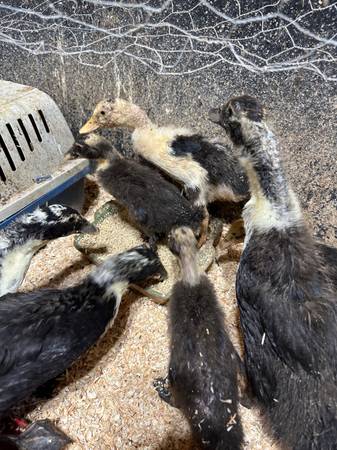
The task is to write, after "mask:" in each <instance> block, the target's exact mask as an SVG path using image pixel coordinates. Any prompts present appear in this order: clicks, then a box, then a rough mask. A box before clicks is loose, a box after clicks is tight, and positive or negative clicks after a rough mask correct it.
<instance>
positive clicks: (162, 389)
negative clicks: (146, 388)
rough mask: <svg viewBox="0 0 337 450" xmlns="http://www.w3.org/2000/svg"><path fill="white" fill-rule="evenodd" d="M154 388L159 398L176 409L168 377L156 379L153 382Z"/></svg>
mask: <svg viewBox="0 0 337 450" xmlns="http://www.w3.org/2000/svg"><path fill="white" fill-rule="evenodd" d="M153 386H154V388H155V390H156V391H157V392H158V395H159V397H160V398H161V399H162V400H164V402H166V403H168V404H169V405H170V406H173V407H176V405H175V404H174V401H173V397H172V394H171V392H170V382H169V378H168V376H167V377H165V378H156V379H155V380H154V381H153Z"/></svg>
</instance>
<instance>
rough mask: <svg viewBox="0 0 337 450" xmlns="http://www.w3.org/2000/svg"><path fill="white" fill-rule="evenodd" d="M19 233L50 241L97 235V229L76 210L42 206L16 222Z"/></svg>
mask: <svg viewBox="0 0 337 450" xmlns="http://www.w3.org/2000/svg"><path fill="white" fill-rule="evenodd" d="M15 225H16V228H17V233H18V234H21V235H26V237H27V238H29V239H36V240H40V241H50V240H52V239H56V238H59V237H63V236H69V235H71V234H75V233H89V234H92V233H95V232H96V231H97V229H96V227H95V226H94V225H92V224H91V223H90V222H88V221H87V219H85V218H84V217H82V216H81V214H79V213H78V212H77V211H76V210H75V209H73V208H71V207H70V206H65V205H59V204H55V205H49V206H40V207H39V208H36V209H35V210H34V211H33V212H31V213H28V214H25V215H23V216H22V217H19V218H18V219H17V220H16V222H15Z"/></svg>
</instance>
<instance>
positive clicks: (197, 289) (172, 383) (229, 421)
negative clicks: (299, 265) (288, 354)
mask: <svg viewBox="0 0 337 450" xmlns="http://www.w3.org/2000/svg"><path fill="white" fill-rule="evenodd" d="M169 246H170V249H171V251H172V252H173V253H175V254H176V255H177V256H178V259H179V263H180V266H181V280H180V281H178V282H177V283H176V284H175V286H174V288H173V292H172V296H171V300H170V304H169V305H170V306H169V317H170V319H169V320H170V335H171V345H170V347H171V356H170V363H169V373H168V376H167V377H166V378H165V379H162V378H159V379H157V380H155V382H154V386H155V388H156V390H157V391H158V393H159V395H160V397H161V398H162V399H163V400H165V401H166V402H168V403H169V404H171V405H172V406H175V407H177V408H179V409H181V410H182V412H183V413H184V415H185V416H186V418H187V419H188V421H189V423H190V425H191V429H192V432H193V435H194V438H195V439H196V441H197V442H198V444H199V445H200V446H201V448H204V449H217V450H220V449H221V450H226V449H227V450H229V449H230V450H235V449H237V450H239V449H241V448H242V445H243V431H242V427H241V420H240V417H239V414H238V382H237V376H238V374H239V364H238V363H239V357H238V355H237V353H236V352H235V350H234V347H233V345H232V343H231V341H230V338H229V336H228V334H227V331H226V329H225V327H224V317H223V314H222V311H221V309H220V306H219V304H218V301H217V298H216V295H215V292H214V288H213V286H212V284H211V282H210V281H209V279H208V278H207V276H206V275H205V274H202V273H200V271H199V268H198V265H197V258H196V249H197V243H196V240H195V238H194V235H193V232H192V230H191V229H189V228H187V227H181V228H177V229H175V230H174V231H172V233H171V236H170V239H169Z"/></svg>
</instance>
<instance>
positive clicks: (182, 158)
mask: <svg viewBox="0 0 337 450" xmlns="http://www.w3.org/2000/svg"><path fill="white" fill-rule="evenodd" d="M117 127H120V128H128V129H130V130H131V131H132V141H133V148H134V150H135V152H136V153H137V154H139V155H141V156H142V157H143V158H144V159H146V160H147V161H149V162H151V163H152V164H154V165H155V166H157V167H159V168H160V169H161V170H162V171H163V172H165V173H166V174H167V175H169V176H170V177H171V178H172V179H174V180H176V181H178V182H179V183H180V184H181V185H182V186H184V188H185V192H186V195H187V196H188V198H189V199H190V200H191V201H193V203H194V204H195V205H197V206H202V207H203V208H204V210H205V219H204V221H203V225H202V233H201V237H200V240H199V246H201V245H202V244H203V243H204V242H205V241H206V236H207V227H208V212H207V208H206V206H207V204H208V203H210V202H213V201H215V200H226V201H231V202H240V201H242V200H246V199H248V196H249V192H248V183H247V180H246V177H245V175H244V172H243V171H242V169H241V167H240V164H239V163H238V159H237V157H236V156H235V155H234V153H233V150H232V148H231V147H229V146H227V145H226V144H221V145H220V144H217V143H215V142H212V141H210V140H207V139H206V138H205V137H204V136H202V135H201V134H196V133H195V132H193V131H191V130H189V129H186V128H177V127H174V126H170V127H158V126H157V125H155V124H154V123H153V122H151V120H150V119H149V117H148V116H147V114H146V113H145V111H143V110H142V109H141V108H140V107H139V106H137V105H135V104H133V103H130V102H127V101H125V100H121V99H117V100H115V101H112V100H103V101H101V102H99V103H98V104H97V106H96V108H95V110H94V112H93V115H92V116H91V118H90V119H89V120H88V122H87V123H86V124H85V125H84V126H83V127H82V128H81V129H80V133H82V134H84V133H89V132H92V131H94V130H96V129H98V128H117Z"/></svg>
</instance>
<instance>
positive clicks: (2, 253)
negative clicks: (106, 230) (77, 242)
mask: <svg viewBox="0 0 337 450" xmlns="http://www.w3.org/2000/svg"><path fill="white" fill-rule="evenodd" d="M95 232H96V228H95V227H94V225H92V224H91V223H89V222H88V221H87V220H86V219H85V218H84V217H82V216H81V215H80V214H79V213H78V212H77V211H76V210H74V209H73V208H70V207H69V206H64V205H58V204H56V205H49V206H40V207H39V208H36V209H35V210H34V211H33V212H31V213H27V214H23V215H22V216H19V217H18V218H17V219H16V220H15V221H13V222H11V223H10V224H9V225H8V226H7V227H6V228H4V229H2V230H0V297H1V296H2V295H5V294H7V293H8V292H16V291H17V290H18V288H19V287H20V285H21V283H22V282H23V279H24V277H25V275H26V272H27V270H28V268H29V265H30V262H31V260H32V258H33V256H34V254H35V253H36V252H37V251H38V250H40V249H41V248H42V247H43V246H45V245H46V244H47V243H48V242H49V241H51V240H54V239H57V238H59V237H64V236H69V235H70V234H74V233H95Z"/></svg>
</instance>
